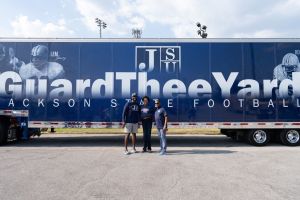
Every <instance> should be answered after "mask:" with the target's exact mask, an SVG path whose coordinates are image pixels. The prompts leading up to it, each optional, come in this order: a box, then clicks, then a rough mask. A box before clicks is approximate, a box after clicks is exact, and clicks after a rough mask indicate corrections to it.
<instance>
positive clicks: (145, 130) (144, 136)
mask: <svg viewBox="0 0 300 200" xmlns="http://www.w3.org/2000/svg"><path fill="white" fill-rule="evenodd" d="M142 126H143V142H144V147H143V151H146V148H147V121H145V120H142Z"/></svg>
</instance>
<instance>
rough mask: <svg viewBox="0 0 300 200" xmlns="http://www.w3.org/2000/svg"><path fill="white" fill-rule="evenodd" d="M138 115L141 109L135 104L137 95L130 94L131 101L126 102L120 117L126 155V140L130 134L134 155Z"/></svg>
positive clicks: (126, 153)
mask: <svg viewBox="0 0 300 200" xmlns="http://www.w3.org/2000/svg"><path fill="white" fill-rule="evenodd" d="M140 114H141V107H140V105H139V104H138V102H137V95H136V93H132V95H131V101H129V102H127V103H126V104H125V106H124V110H123V115H122V121H123V124H122V128H124V132H125V134H126V135H125V141H124V144H125V151H124V154H125V155H128V154H129V152H128V149H127V146H128V140H129V136H130V133H131V134H132V136H131V138H132V146H133V153H136V152H137V151H136V149H135V144H136V133H137V130H138V123H139V121H140Z"/></svg>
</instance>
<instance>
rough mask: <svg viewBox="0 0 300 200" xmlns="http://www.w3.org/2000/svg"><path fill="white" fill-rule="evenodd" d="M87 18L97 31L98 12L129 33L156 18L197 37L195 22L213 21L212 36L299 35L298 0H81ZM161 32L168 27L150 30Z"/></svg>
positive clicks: (112, 28)
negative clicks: (96, 19)
mask: <svg viewBox="0 0 300 200" xmlns="http://www.w3.org/2000/svg"><path fill="white" fill-rule="evenodd" d="M76 7H77V9H78V10H79V12H80V14H81V16H82V19H83V21H84V24H85V25H86V26H87V27H88V28H89V29H90V30H92V31H97V26H96V25H95V23H94V18H95V17H99V18H101V19H103V20H105V21H106V22H107V23H108V24H109V30H108V33H109V34H113V35H117V36H126V35H128V32H130V31H129V30H130V29H131V28H132V27H134V26H139V27H140V28H145V26H146V25H147V24H148V23H151V24H157V25H158V27H161V26H163V27H165V29H169V30H171V31H172V33H173V35H172V36H170V37H198V36H197V27H196V26H195V24H196V22H197V21H199V22H201V23H203V24H206V25H207V26H208V36H209V37H211V38H212V37H217V38H223V37H229V38H230V37H297V36H298V35H299V34H300V28H299V26H297V24H298V19H299V18H300V12H299V10H300V1H298V0H287V1H283V0H260V1H259V2H258V1H253V0H244V1H241V0H222V1H219V0H210V1H207V0H185V1H183V0H172V1H171V0H151V1H149V0H127V1H126V0H114V1H110V0H102V1H96V0H76ZM148 31H151V33H152V34H153V36H154V37H159V35H160V33H163V32H164V30H148Z"/></svg>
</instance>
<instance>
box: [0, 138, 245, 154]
mask: <svg viewBox="0 0 300 200" xmlns="http://www.w3.org/2000/svg"><path fill="white" fill-rule="evenodd" d="M123 142H124V136H123V135H92V136H91V135H83V136H75V137H74V136H73V137H72V136H60V135H53V136H51V137H49V136H43V135H42V136H41V137H40V138H31V139H30V140H29V141H20V142H12V143H8V144H7V145H5V146H10V147H12V146H15V147H98V146H101V147H116V146H119V147H123ZM167 142H168V147H240V146H248V147H249V145H248V144H246V143H243V142H236V141H233V140H231V139H230V138H228V137H226V136H223V135H214V136H207V135H196V136H186V135H169V136H168V137H167ZM129 146H131V140H130V142H129ZM142 146H143V138H142V136H137V147H138V148H141V147H142ZM152 146H154V147H158V146H159V139H158V137H157V136H152ZM0 148H1V147H0ZM170 153H172V152H170ZM176 153H178V154H179V153H180V152H176V151H175V152H173V154H176ZM187 153H188V152H187ZM200 153H205V152H203V151H201V152H200Z"/></svg>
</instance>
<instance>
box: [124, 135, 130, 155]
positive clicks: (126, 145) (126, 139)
mask: <svg viewBox="0 0 300 200" xmlns="http://www.w3.org/2000/svg"><path fill="white" fill-rule="evenodd" d="M129 135H130V133H126V134H125V139H124V146H125V152H128V149H127V147H128V140H129Z"/></svg>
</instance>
